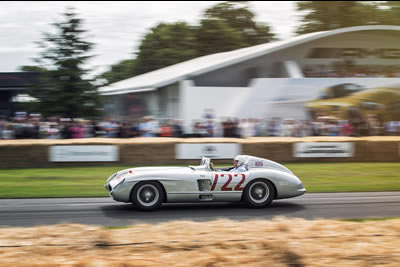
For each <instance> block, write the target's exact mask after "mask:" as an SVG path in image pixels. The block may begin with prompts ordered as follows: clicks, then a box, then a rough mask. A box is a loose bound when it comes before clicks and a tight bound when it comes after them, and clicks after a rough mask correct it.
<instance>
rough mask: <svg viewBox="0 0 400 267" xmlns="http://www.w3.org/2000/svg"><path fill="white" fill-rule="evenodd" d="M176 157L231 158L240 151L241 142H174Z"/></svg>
mask: <svg viewBox="0 0 400 267" xmlns="http://www.w3.org/2000/svg"><path fill="white" fill-rule="evenodd" d="M175 151H176V158H177V159H201V158H202V157H207V158H213V159H233V158H234V157H235V156H236V155H239V154H240V153H241V144H234V143H223V144H221V143H206V144H176V146H175Z"/></svg>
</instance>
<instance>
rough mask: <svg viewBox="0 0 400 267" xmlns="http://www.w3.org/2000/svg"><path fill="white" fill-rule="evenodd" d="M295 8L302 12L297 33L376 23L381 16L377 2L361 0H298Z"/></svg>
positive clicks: (378, 22)
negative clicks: (327, 0) (363, 0)
mask: <svg viewBox="0 0 400 267" xmlns="http://www.w3.org/2000/svg"><path fill="white" fill-rule="evenodd" d="M297 10H298V11H300V12H302V13H303V18H302V24H301V25H300V26H299V27H298V28H297V31H296V32H297V33H298V34H304V33H310V32H317V31H328V30H333V29H338V28H345V27H352V26H360V25H371V24H375V25H376V24H380V21H379V17H381V11H380V10H379V9H378V6H377V4H375V3H373V2H365V3H364V2H362V1H329V2H326V1H300V2H298V3H297Z"/></svg>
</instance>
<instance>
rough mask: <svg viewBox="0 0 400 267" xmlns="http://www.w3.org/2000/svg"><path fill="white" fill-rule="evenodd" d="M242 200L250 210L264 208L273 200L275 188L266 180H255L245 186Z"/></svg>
mask: <svg viewBox="0 0 400 267" xmlns="http://www.w3.org/2000/svg"><path fill="white" fill-rule="evenodd" d="M243 194H244V195H243V199H244V201H246V203H247V204H248V206H250V207H252V208H264V207H266V206H268V205H270V204H271V203H272V200H274V198H275V194H276V192H275V188H274V186H273V185H272V183H271V182H269V181H266V180H255V181H253V182H251V183H250V184H249V185H247V186H246V189H245V190H244V193H243Z"/></svg>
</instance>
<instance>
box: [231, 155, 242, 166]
mask: <svg viewBox="0 0 400 267" xmlns="http://www.w3.org/2000/svg"><path fill="white" fill-rule="evenodd" d="M233 160H234V161H235V160H237V161H238V167H239V166H242V165H244V164H245V163H244V161H245V157H243V156H241V155H237V156H236V157H235V158H234V159H233Z"/></svg>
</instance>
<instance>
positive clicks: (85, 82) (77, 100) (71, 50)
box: [22, 8, 100, 118]
mask: <svg viewBox="0 0 400 267" xmlns="http://www.w3.org/2000/svg"><path fill="white" fill-rule="evenodd" d="M63 16H64V20H63V21H61V22H56V23H53V24H52V25H53V26H55V27H56V30H57V32H56V33H54V34H53V33H44V36H43V39H42V40H41V41H39V42H37V43H38V44H39V47H40V48H41V49H42V52H41V53H40V57H38V58H35V59H34V61H35V62H36V63H37V64H38V65H39V66H34V67H32V66H24V67H22V69H25V70H29V69H31V70H35V69H36V70H39V71H40V78H39V82H38V83H37V84H35V85H33V86H32V87H31V88H29V89H28V93H29V94H30V95H32V96H33V97H36V98H38V99H39V101H40V102H38V103H37V106H36V108H37V110H36V111H38V112H41V113H42V114H43V115H44V116H49V115H59V116H65V117H71V118H73V117H87V116H95V115H97V114H98V109H97V107H98V106H99V104H100V98H99V96H98V93H97V89H96V88H95V87H94V85H93V84H92V83H91V81H92V80H90V79H85V78H84V76H85V75H87V74H88V70H86V69H84V67H83V65H84V64H85V63H86V61H87V60H88V59H90V58H91V56H90V55H88V52H89V51H90V50H91V49H92V47H93V43H91V42H88V41H85V40H84V39H83V38H84V36H83V35H84V34H85V33H86V31H85V30H83V29H81V24H82V20H81V19H79V18H77V14H76V13H75V12H74V10H73V9H72V8H68V9H67V10H66V12H65V13H64V14H63Z"/></svg>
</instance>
